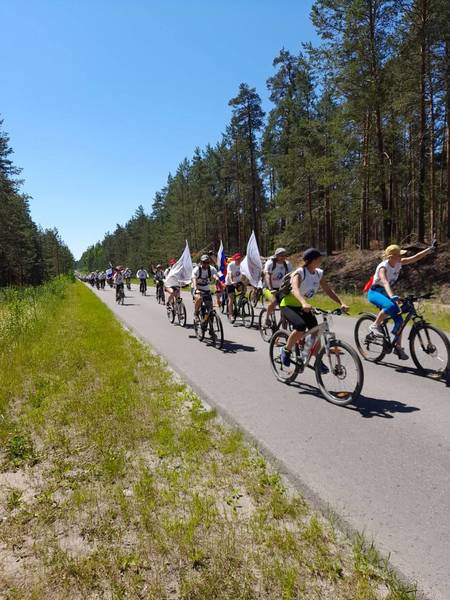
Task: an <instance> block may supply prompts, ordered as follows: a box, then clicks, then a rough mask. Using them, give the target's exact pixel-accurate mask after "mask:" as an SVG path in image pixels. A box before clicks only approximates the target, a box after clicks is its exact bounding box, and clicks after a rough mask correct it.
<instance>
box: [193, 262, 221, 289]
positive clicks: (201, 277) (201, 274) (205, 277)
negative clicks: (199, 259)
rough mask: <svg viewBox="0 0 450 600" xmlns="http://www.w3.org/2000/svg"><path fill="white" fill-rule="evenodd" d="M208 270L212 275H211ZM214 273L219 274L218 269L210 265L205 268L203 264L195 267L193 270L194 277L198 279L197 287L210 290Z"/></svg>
mask: <svg viewBox="0 0 450 600" xmlns="http://www.w3.org/2000/svg"><path fill="white" fill-rule="evenodd" d="M208 270H209V271H210V273H211V275H210V276H209V273H208ZM214 275H217V269H216V268H215V267H209V269H207V268H206V269H204V268H203V267H201V266H197V267H195V269H194V270H193V271H192V278H195V279H196V280H197V289H198V290H201V291H202V292H209V284H210V283H211V281H212V279H213V277H214Z"/></svg>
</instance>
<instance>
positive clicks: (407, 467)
mask: <svg viewBox="0 0 450 600" xmlns="http://www.w3.org/2000/svg"><path fill="white" fill-rule="evenodd" d="M95 293H96V294H97V295H98V296H99V297H100V298H102V300H103V301H104V302H105V303H106V304H107V305H108V306H109V307H110V308H111V309H112V311H113V312H114V313H115V314H116V315H117V316H118V317H119V319H121V320H122V321H123V322H124V324H125V325H126V326H128V327H129V328H130V329H132V330H133V331H134V332H135V333H137V334H138V335H139V336H140V337H141V338H143V339H144V340H146V341H148V343H149V344H151V345H152V347H153V348H154V349H155V350H156V351H157V352H159V353H160V354H161V355H162V356H164V358H166V359H167V360H168V362H169V363H170V365H171V366H172V367H173V368H174V369H175V370H176V371H177V372H178V373H179V374H180V375H181V376H182V377H183V378H184V379H185V380H186V381H187V382H188V383H190V384H191V385H193V387H194V388H195V389H196V391H198V392H200V393H201V395H202V396H203V397H204V398H205V399H206V400H207V401H208V402H209V403H210V404H212V405H213V406H216V407H217V408H218V410H219V411H220V412H222V414H224V415H226V416H227V417H228V418H230V419H231V420H233V421H234V422H235V423H237V424H239V426H240V427H241V428H242V429H243V430H245V431H246V432H247V433H248V434H250V436H252V437H253V438H254V439H255V440H257V441H258V443H259V444H260V445H261V447H262V448H263V449H264V450H265V451H266V452H267V453H269V454H270V455H271V456H272V457H275V458H276V459H277V460H278V461H279V464H280V465H281V470H282V471H283V470H284V471H285V473H287V474H288V475H290V476H291V477H293V478H295V479H296V480H297V482H298V483H299V484H300V487H303V491H306V493H307V495H309V497H310V498H311V497H315V498H316V499H319V501H320V502H321V503H322V506H323V505H325V506H327V505H328V506H330V507H331V508H332V509H333V510H334V511H335V513H337V514H338V515H339V516H340V517H341V518H342V519H343V520H344V521H345V522H347V523H348V524H349V525H350V526H351V527H352V528H354V529H357V530H359V531H364V532H365V534H366V536H367V537H368V538H369V539H371V538H373V540H374V541H375V543H376V545H377V547H378V549H379V550H381V551H382V552H383V553H384V554H386V555H388V554H389V555H390V557H391V562H392V564H393V565H394V566H395V567H396V568H398V569H399V570H400V571H401V572H402V573H403V574H404V575H405V576H406V577H407V578H409V579H411V580H414V581H416V582H417V583H418V585H419V587H420V589H421V590H422V591H423V592H424V593H425V594H426V596H427V597H428V598H430V599H432V600H449V599H450V388H449V387H448V383H447V385H446V384H445V383H444V382H438V381H433V380H429V379H426V378H423V377H420V376H418V375H417V374H416V371H415V368H414V366H413V363H412V362H409V361H408V362H407V363H401V364H400V362H399V361H397V359H396V358H391V357H389V359H388V364H382V365H373V364H370V363H367V362H364V363H363V364H364V370H365V384H364V389H363V397H361V398H360V400H359V401H358V403H357V404H356V405H355V406H349V407H346V408H343V407H338V406H334V405H332V404H329V403H328V402H326V401H325V400H324V399H323V398H322V397H321V396H320V395H318V394H317V390H316V386H315V380H314V374H313V372H312V371H309V370H308V372H307V373H305V374H303V375H302V376H301V380H300V382H299V383H300V385H292V386H286V385H283V384H281V383H279V382H277V381H276V380H275V378H274V376H273V374H272V371H271V368H270V364H269V353H268V348H269V346H268V344H265V343H264V342H263V341H262V340H261V337H260V335H259V333H258V331H257V330H256V329H255V330H247V329H244V328H243V327H233V326H231V325H230V324H228V323H227V322H226V319H223V320H222V321H223V324H224V329H225V339H226V340H227V341H226V344H225V346H224V349H223V350H222V351H220V350H217V349H215V348H213V347H211V346H209V345H207V343H205V342H203V343H201V342H199V341H198V340H197V339H196V337H195V334H194V330H193V328H192V325H190V326H189V324H192V302H191V301H190V296H189V295H188V294H186V297H185V300H186V306H187V308H188V325H187V327H186V328H184V329H183V328H181V327H179V326H176V325H171V324H170V323H169V322H168V320H167V317H166V311H165V308H164V307H162V306H159V305H158V304H157V303H156V300H155V296H154V289H149V291H148V294H149V296H147V297H142V296H141V295H140V294H139V291H138V289H137V288H136V286H135V285H133V289H132V291H131V292H127V298H126V299H125V305H124V306H117V305H116V304H115V302H114V291H113V290H110V289H107V290H105V291H103V292H102V291H100V292H98V291H97V290H95ZM354 322H355V321H354V319H352V318H350V317H335V318H334V328H335V330H336V332H337V334H338V336H339V337H340V338H342V339H344V340H346V341H348V342H350V343H353V326H354Z"/></svg>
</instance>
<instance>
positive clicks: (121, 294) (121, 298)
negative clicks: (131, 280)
mask: <svg viewBox="0 0 450 600" xmlns="http://www.w3.org/2000/svg"><path fill="white" fill-rule="evenodd" d="M116 302H117V304H122V305H123V304H124V302H125V290H124V289H123V283H122V284H121V285H119V287H117V288H116Z"/></svg>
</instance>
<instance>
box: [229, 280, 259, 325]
mask: <svg viewBox="0 0 450 600" xmlns="http://www.w3.org/2000/svg"><path fill="white" fill-rule="evenodd" d="M222 312H223V313H227V315H228V293H227V291H226V289H225V290H224V294H223V297H222ZM237 319H241V321H242V324H243V325H244V327H246V328H247V329H250V328H251V327H253V322H254V320H255V311H254V309H253V306H252V304H251V303H250V302H249V300H248V298H247V296H246V293H245V287H244V286H243V285H242V284H239V283H238V284H237V285H236V291H235V293H234V299H233V313H232V316H231V317H230V316H229V315H228V320H229V321H230V323H235V322H236V321H237Z"/></svg>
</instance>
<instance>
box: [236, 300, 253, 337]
mask: <svg viewBox="0 0 450 600" xmlns="http://www.w3.org/2000/svg"><path fill="white" fill-rule="evenodd" d="M239 315H240V317H241V320H242V324H243V325H244V327H245V328H246V329H251V328H252V327H253V321H254V319H255V311H254V309H253V306H252V304H251V303H250V302H249V301H248V300H247V298H243V300H242V301H241V305H240V307H239Z"/></svg>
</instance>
